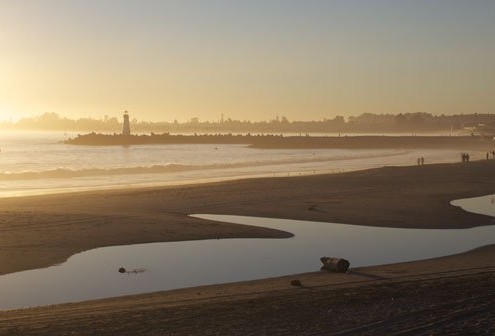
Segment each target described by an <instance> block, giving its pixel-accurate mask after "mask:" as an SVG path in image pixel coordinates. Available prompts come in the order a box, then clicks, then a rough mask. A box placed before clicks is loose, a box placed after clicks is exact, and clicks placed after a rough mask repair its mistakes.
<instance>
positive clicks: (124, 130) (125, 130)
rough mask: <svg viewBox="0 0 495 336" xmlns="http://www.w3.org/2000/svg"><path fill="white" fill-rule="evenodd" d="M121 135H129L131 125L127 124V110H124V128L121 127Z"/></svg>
mask: <svg viewBox="0 0 495 336" xmlns="http://www.w3.org/2000/svg"><path fill="white" fill-rule="evenodd" d="M122 135H131V125H130V124H129V112H127V111H125V112H124V128H123V129H122Z"/></svg>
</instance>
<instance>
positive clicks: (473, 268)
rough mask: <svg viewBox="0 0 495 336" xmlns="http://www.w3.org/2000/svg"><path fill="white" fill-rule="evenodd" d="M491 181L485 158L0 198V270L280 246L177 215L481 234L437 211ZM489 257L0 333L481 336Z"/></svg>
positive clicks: (487, 312)
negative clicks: (219, 244) (76, 257)
mask: <svg viewBox="0 0 495 336" xmlns="http://www.w3.org/2000/svg"><path fill="white" fill-rule="evenodd" d="M494 171H495V160H490V161H479V162H470V163H468V164H460V163H459V164H441V165H425V166H415V167H385V168H380V169H373V170H366V171H359V172H351V173H344V174H335V175H316V176H301V177H288V178H267V179H248V180H239V181H229V182H222V183H214V184H205V185H197V186H181V187H169V188H147V189H139V190H137V189H134V190H125V191H122V190H119V191H101V192H87V193H77V194H63V195H60V194H59V195H46V196H36V197H23V198H10V199H1V200H0V215H1V218H2V220H1V222H0V229H1V230H2V235H1V236H0V246H1V247H0V248H1V251H2V253H1V254H0V274H6V273H11V272H15V271H20V270H26V269H32V268H39V267H45V266H49V265H52V264H55V263H60V262H63V261H64V260H66V259H67V258H68V257H70V256H71V255H72V254H74V253H77V252H80V251H83V250H88V249H92V248H96V247H101V246H110V245H125V244H136V243H146V242H158V241H179V240H188V239H206V238H233V237H273V238H274V237H279V238H283V237H287V236H290V234H289V233H286V232H280V231H276V230H271V229H263V228H256V227H249V226H241V225H231V224H226V223H217V222H208V221H204V220H200V219H196V218H190V217H187V215H188V214H192V213H215V214H236V215H251V216H265V217H279V218H292V219H305V220H316V221H325V222H338V223H349V224H360V225H373V226H387V227H409V228H465V227H473V226H478V225H489V224H492V218H490V217H487V216H482V215H475V214H469V213H466V212H464V211H463V210H461V209H460V208H457V207H453V206H451V205H450V201H451V200H453V199H459V198H466V197H474V196H481V195H485V194H490V193H495V179H493V172H494ZM343 257H345V256H343ZM494 260H495V248H494V247H487V248H484V249H479V250H476V251H475V252H472V253H468V254H464V255H458V256H453V257H447V258H440V259H435V260H433V261H421V262H415V263H408V264H396V265H388V266H379V267H373V268H361V269H354V270H352V272H351V273H350V274H346V275H336V274H327V273H320V272H317V273H312V274H305V275H300V276H297V278H298V279H300V280H301V281H302V283H303V285H304V286H305V287H304V288H292V287H291V286H290V284H289V282H290V280H289V279H292V278H294V276H290V277H285V278H281V279H269V280H260V281H255V282H250V283H241V284H234V285H221V286H210V287H208V288H201V289H198V288H194V289H188V290H181V291H172V292H161V293H155V294H145V295H137V296H133V297H124V298H116V299H106V300H100V301H95V302H85V303H78V304H68V305H59V306H53V307H41V308H36V309H27V310H19V311H12V312H2V313H0V333H1V334H6V335H7V334H8V335H15V334H19V335H24V334H39V335H49V334H52V335H53V334H70V332H74V333H72V334H90V333H93V334H99V335H106V334H108V335H111V334H129V335H136V334H149V335H155V334H160V335H162V334H165V335H167V334H170V335H182V334H198V335H199V334H226V335H229V334H238V335H244V334H246V335H247V334H253V335H255V334H256V335H259V334H285V335H292V334H321V333H323V334H328V333H330V332H336V331H345V330H352V328H357V327H360V328H364V329H362V331H363V333H366V330H368V331H369V332H370V333H377V334H383V333H386V331H385V330H386V329H373V328H382V327H383V328H387V326H388V327H390V328H392V329H395V328H399V327H400V328H405V327H410V328H412V327H414V326H422V327H423V328H426V329H425V330H429V329H428V328H430V327H429V326H428V325H429V324H428V321H431V323H430V324H431V328H433V329H431V330H450V329H448V328H451V329H452V328H453V329H452V330H456V328H457V327H456V325H457V324H455V323H458V322H459V321H461V322H462V323H464V325H465V327H466V328H475V331H479V332H480V333H481V332H482V331H484V330H489V329H486V326H485V327H483V325H484V324H486V323H487V322H486V321H487V320H486V316H493V308H492V307H494V305H493V303H495V301H494V300H495V299H494V295H495V288H494V283H495V280H494V267H495V265H494V264H495V261H494ZM351 263H352V260H351ZM203 291H205V292H204V293H203ZM198 292H199V294H198ZM208 293H209V294H208ZM225 293H228V295H227V294H225ZM397 300H400V304H397V302H398V301H397ZM485 303H490V305H486V304H485ZM463 307H465V308H463ZM442 309H443V310H442ZM411 310H414V312H413V317H412V318H408V317H407V316H409V315H410V314H411ZM408 312H409V313H408ZM449 316H450V317H449ZM459 316H461V317H462V319H461V318H460V317H459ZM406 317H407V318H406ZM443 317H446V318H447V320H446V322H445V323H444V322H442V321H443V320H442V319H441V318H443ZM457 317H459V318H457ZM464 317H465V318H464ZM385 320H386V321H388V320H390V323H388V322H383V321H385ZM379 321H382V322H380V323H378V322H379ZM449 321H450V322H449ZM254 322H256V323H254ZM461 322H459V323H461ZM377 323H378V324H377ZM442 323H443V324H442ZM437 327H438V328H444V329H438V328H437ZM366 328H368V329H366ZM370 328H371V329H370ZM435 328H437V329H435ZM445 328H447V329H445ZM463 328H464V327H463ZM360 330H361V329H360ZM380 330H381V331H380ZM459 330H463V329H462V328H461V329H459ZM359 332H361V331H359ZM356 333H357V330H354V331H352V333H350V334H356ZM448 333H450V331H449V332H448ZM492 333H493V329H492ZM410 334H416V332H411V333H410Z"/></svg>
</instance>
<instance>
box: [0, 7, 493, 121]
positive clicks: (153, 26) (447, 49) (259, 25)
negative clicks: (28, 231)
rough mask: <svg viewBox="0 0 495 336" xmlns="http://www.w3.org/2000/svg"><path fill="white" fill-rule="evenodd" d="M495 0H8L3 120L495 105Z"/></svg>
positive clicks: (0, 58) (0, 73)
mask: <svg viewBox="0 0 495 336" xmlns="http://www.w3.org/2000/svg"><path fill="white" fill-rule="evenodd" d="M494 62H495V1H492V0H462V1H461V0H407V1H406V0H387V1H386V0H361V1H357V0H345V1H340V0H339V1H337V0H335V1H333V0H300V1H295V0H284V1H282V0H280V1H276V0H259V1H258V0H249V1H248V0H245V1H238V0H204V1H193V0H178V1H174V0H169V1H167V0H161V1H153V0H135V1H130V0H92V1H86V0H81V1H78V0H25V1H18V0H0V120H14V121H15V120H18V119H19V118H23V117H32V116H36V115H40V114H42V113H45V112H55V113H58V114H59V115H61V116H64V117H68V118H81V117H95V118H101V117H103V116H104V115H108V116H110V117H114V116H116V117H120V116H121V114H122V111H124V110H128V111H130V114H131V117H132V118H137V119H138V120H149V121H172V120H174V119H177V120H179V121H185V120H189V119H190V118H192V117H198V118H199V119H200V120H219V119H220V118H221V115H222V114H223V115H224V116H225V118H227V117H230V118H232V119H240V120H246V119H250V120H269V119H274V118H275V117H276V116H286V117H287V118H288V119H289V120H321V119H324V118H333V117H335V116H337V115H342V116H352V115H360V114H362V113H368V112H369V113H378V114H379V113H392V114H398V113H407V112H429V113H432V114H460V113H464V114H467V113H495V94H494V93H495V92H494V91H493V90H494V88H495V64H494Z"/></svg>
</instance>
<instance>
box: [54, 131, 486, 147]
mask: <svg viewBox="0 0 495 336" xmlns="http://www.w3.org/2000/svg"><path fill="white" fill-rule="evenodd" d="M64 143H66V144H70V145H82V146H130V145H147V144H241V145H246V146H250V147H252V148H266V149H270V148H286V149H296V148H297V149H304V148H308V149H311V148H329V149H377V148H430V149H435V148H438V149H442V148H450V149H452V148H455V149H469V150H487V151H492V150H493V149H494V148H495V140H494V138H493V137H487V136H479V135H473V136H386V135H379V136H378V135H377V136H374V135H369V136H368V135H367V136H333V137H332V136H283V135H273V134H266V135H250V134H247V135H241V134H239V135H236V134H232V133H228V134H195V135H181V134H178V135H172V134H169V133H163V134H154V133H151V134H150V135H144V134H142V135H122V134H100V133H94V132H93V133H88V134H83V135H78V136H77V137H75V138H70V139H68V140H66V141H64Z"/></svg>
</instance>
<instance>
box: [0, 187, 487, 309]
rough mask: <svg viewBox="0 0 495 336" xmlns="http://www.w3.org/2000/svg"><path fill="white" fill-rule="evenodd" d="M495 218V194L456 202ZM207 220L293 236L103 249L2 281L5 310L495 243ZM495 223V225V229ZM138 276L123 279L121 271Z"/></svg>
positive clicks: (472, 234) (477, 232) (451, 235)
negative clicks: (327, 259)
mask: <svg viewBox="0 0 495 336" xmlns="http://www.w3.org/2000/svg"><path fill="white" fill-rule="evenodd" d="M452 204H453V205H454V206H460V207H462V208H463V209H465V210H466V211H470V212H475V213H482V214H485V215H489V216H492V217H495V196H493V195H489V196H483V197H476V198H470V199H464V200H457V201H453V202H452ZM195 217H200V218H204V219H211V220H216V221H225V222H230V223H239V224H249V225H254V226H263V227H270V228H274V229H279V230H284V231H288V232H291V233H293V234H294V237H292V238H286V239H220V240H216V239H215V240H201V241H186V242H168V243H152V244H140V245H129V246H115V247H103V248H98V249H94V250H90V251H85V252H82V253H79V254H76V255H74V256H72V257H70V258H69V259H68V260H67V262H65V263H63V264H61V265H57V266H52V267H48V268H44V269H37V270H30V271H24V272H17V273H13V274H7V275H4V276H0V297H1V301H0V309H8V308H19V307H29V306H38V305H48V304H55V303H62V302H75V301H83V300H90V299H97V298H106V297H113V296H121V295H127V294H138V293H146V292H154V291H160V290H169V289H177V288H185V287H192V286H199V285H208V284H215V283H226V282H234V281H243V280H252V279H260V278H266V277H274V276H281V275H288V274H295V273H302V272H311V271H316V270H318V269H319V267H320V261H319V258H320V257H321V256H338V257H344V258H346V259H348V260H349V261H350V262H351V267H358V266H370V265H379V264H388V263H396V262H404V261H412V260H419V259H426V258H433V257H439V256H445V255H450V254H455V253H460V252H464V251H468V250H470V249H473V248H476V247H480V246H484V245H488V244H492V243H494V242H495V225H490V226H484V227H477V228H471V229H458V230H423V229H395V228H379V227H366V226H358V225H348V224H335V223H321V222H310V221H296V220H286V219H271V218H257V217H243V216H223V215H195ZM494 224H495V223H494ZM122 266H123V267H125V268H126V270H128V271H132V270H138V271H137V272H136V273H125V274H121V273H119V272H118V271H117V270H118V269H119V267H122Z"/></svg>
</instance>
